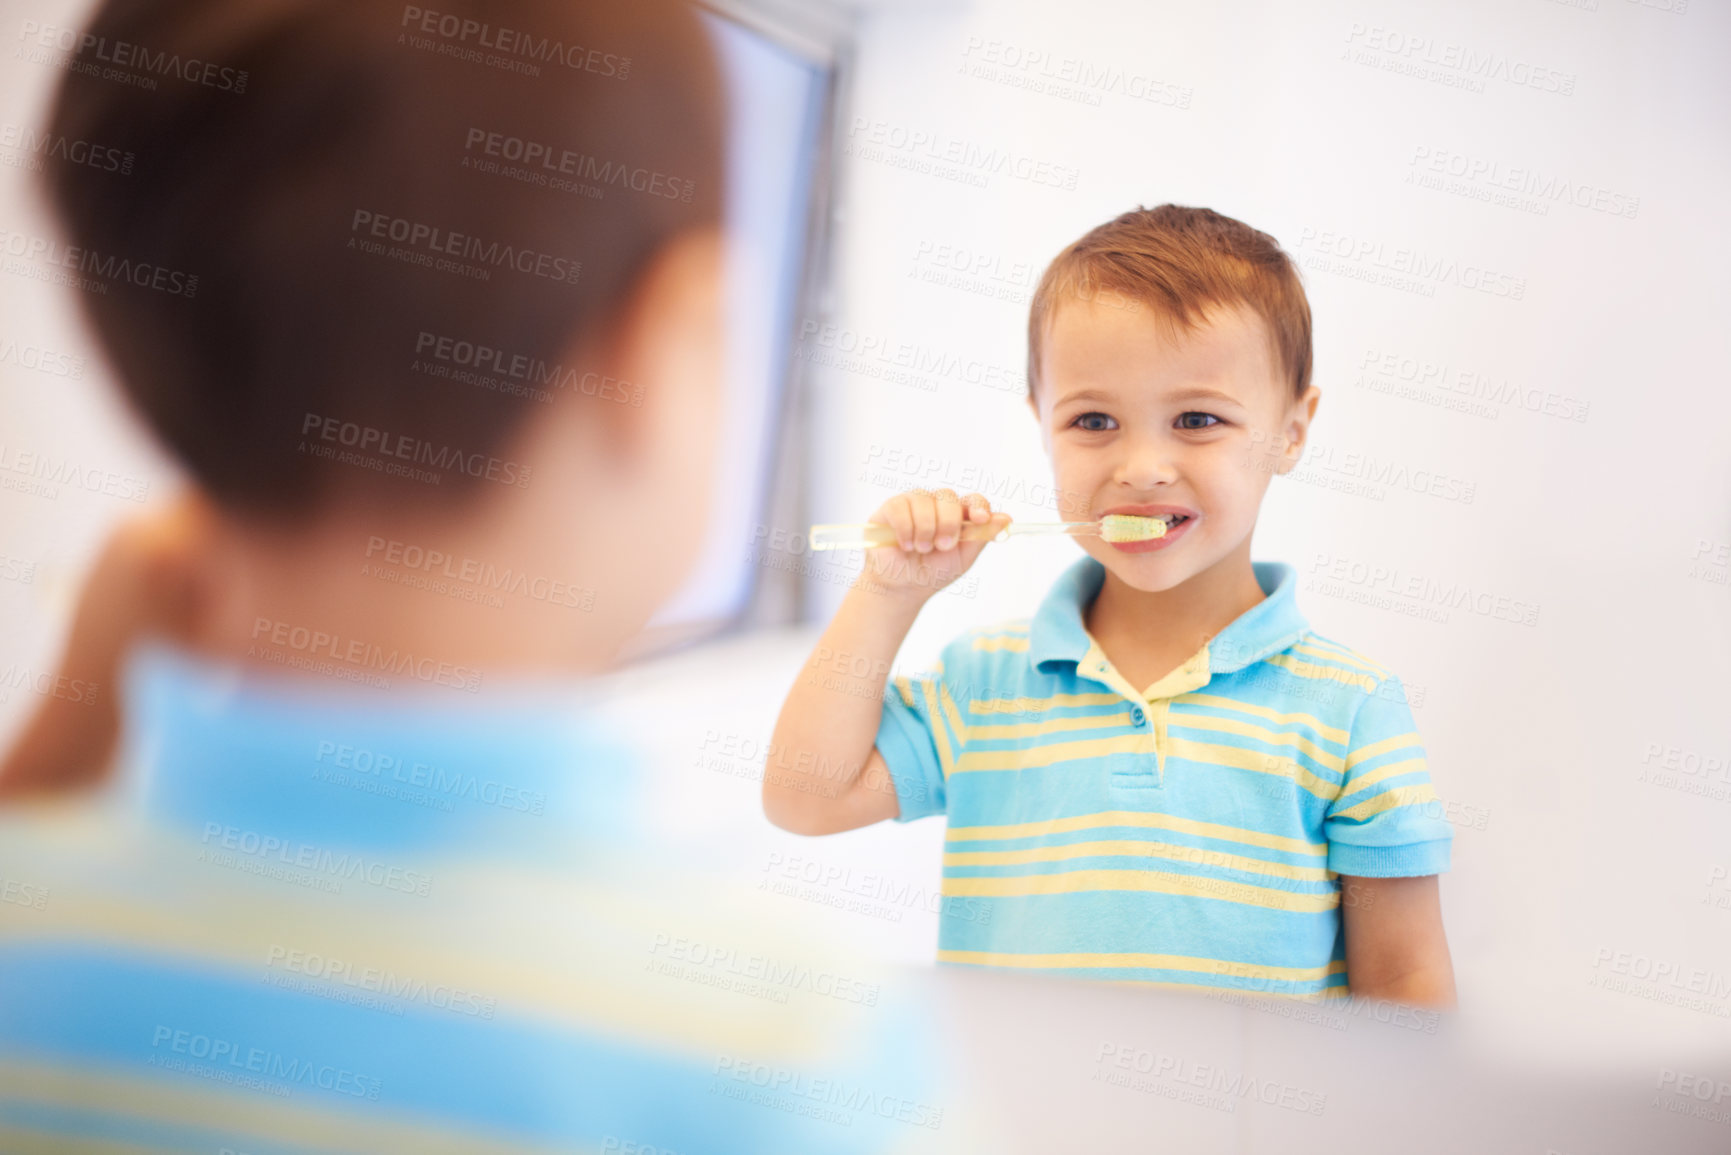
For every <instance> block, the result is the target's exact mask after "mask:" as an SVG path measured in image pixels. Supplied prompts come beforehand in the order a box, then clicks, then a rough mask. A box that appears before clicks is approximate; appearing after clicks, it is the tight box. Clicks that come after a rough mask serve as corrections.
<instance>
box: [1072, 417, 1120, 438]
mask: <svg viewBox="0 0 1731 1155" xmlns="http://www.w3.org/2000/svg"><path fill="white" fill-rule="evenodd" d="M1101 422H1111V424H1109V425H1108V424H1100V423H1101ZM1070 424H1071V425H1079V426H1081V427H1082V428H1083V429H1086V430H1088V431H1089V432H1090V433H1104V432H1105V431H1106V430H1108V429H1111V428H1112V427H1113V426H1115V425H1117V424H1118V423H1117V422H1116V421H1113V420H1112V418H1110V417H1108V416H1106V414H1104V413H1084V414H1082V415H1081V416H1080V417H1078V418H1076V420H1074V421H1072V422H1070Z"/></svg>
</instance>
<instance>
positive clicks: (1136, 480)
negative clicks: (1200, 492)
mask: <svg viewBox="0 0 1731 1155" xmlns="http://www.w3.org/2000/svg"><path fill="white" fill-rule="evenodd" d="M1123 444H1124V457H1123V458H1122V459H1121V460H1120V461H1119V462H1118V467H1117V469H1115V470H1114V471H1113V475H1112V479H1113V480H1114V481H1116V482H1118V483H1119V484H1120V485H1123V486H1126V487H1128V488H1131V489H1148V488H1152V487H1153V486H1156V485H1168V484H1170V483H1171V482H1173V481H1175V480H1177V477H1178V466H1177V455H1176V454H1175V453H1174V452H1173V447H1172V445H1171V444H1169V443H1168V442H1166V441H1165V439H1163V438H1152V437H1145V438H1140V439H1137V440H1134V441H1132V440H1129V439H1126V440H1125V442H1124V443H1123Z"/></svg>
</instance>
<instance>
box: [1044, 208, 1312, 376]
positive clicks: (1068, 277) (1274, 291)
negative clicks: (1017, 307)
mask: <svg viewBox="0 0 1731 1155" xmlns="http://www.w3.org/2000/svg"><path fill="white" fill-rule="evenodd" d="M1114 299H1117V300H1130V301H1134V302H1136V303H1138V304H1140V305H1144V306H1146V307H1147V308H1148V309H1150V310H1151V311H1152V312H1153V314H1154V316H1155V318H1156V320H1157V321H1159V322H1160V323H1161V324H1163V325H1165V326H1166V327H1167V330H1168V332H1169V333H1178V332H1181V331H1183V330H1186V329H1189V328H1192V327H1194V326H1196V325H1197V324H1199V323H1201V322H1202V320H1203V318H1204V317H1205V316H1206V314H1207V312H1208V310H1209V307H1210V306H1218V307H1225V308H1231V307H1243V308H1247V309H1249V310H1250V311H1251V312H1252V313H1254V314H1255V315H1256V316H1258V317H1260V318H1261V319H1262V322H1263V325H1264V327H1265V328H1266V330H1267V333H1268V338H1269V343H1270V353H1271V359H1272V361H1273V364H1274V367H1275V372H1276V373H1278V374H1279V376H1280V378H1281V380H1282V381H1283V382H1284V384H1285V385H1286V386H1287V387H1288V388H1290V389H1291V390H1292V393H1291V396H1292V397H1293V398H1295V399H1296V398H1298V397H1301V396H1303V394H1304V391H1305V389H1306V388H1308V387H1309V385H1310V362H1311V344H1310V302H1309V301H1308V300H1307V299H1306V297H1305V295H1304V285H1303V284H1302V283H1301V282H1300V280H1299V277H1298V270H1297V268H1296V267H1295V266H1294V264H1293V262H1292V259H1291V258H1290V257H1288V256H1287V255H1286V253H1285V252H1284V251H1283V250H1282V249H1281V247H1280V244H1279V242H1277V241H1276V240H1275V239H1274V238H1273V237H1271V236H1269V235H1268V234H1267V233H1264V232H1260V231H1258V230H1256V229H1253V228H1251V227H1250V226H1249V225H1247V224H1245V223H1244V222H1242V221H1237V220H1234V219H1233V218H1231V217H1228V216H1222V215H1221V214H1219V213H1217V212H1215V211H1214V210H1212V209H1203V208H1188V207H1185V206H1183V205H1171V204H1167V205H1161V206H1159V207H1158V208H1152V209H1148V208H1138V209H1136V210H1135V211H1134V212H1127V213H1124V214H1123V215H1122V216H1119V217H1117V218H1116V219H1114V220H1111V221H1108V222H1106V223H1105V224H1103V225H1100V226H1098V227H1097V228H1094V229H1092V230H1090V231H1089V232H1088V233H1087V234H1085V235H1084V236H1083V237H1082V238H1081V239H1080V240H1078V241H1076V242H1075V243H1074V244H1072V245H1070V246H1068V247H1067V248H1065V249H1064V251H1063V252H1061V253H1059V254H1058V255H1057V257H1055V258H1054V259H1053V261H1052V263H1051V264H1050V265H1048V266H1046V272H1045V274H1044V275H1043V276H1041V278H1040V283H1039V285H1038V286H1037V287H1036V288H1035V290H1034V297H1033V301H1032V303H1031V304H1030V306H1029V311H1028V392H1029V397H1030V399H1033V398H1034V397H1036V396H1037V393H1038V385H1039V376H1040V358H1041V355H1042V352H1043V349H1044V346H1045V342H1046V337H1047V335H1048V333H1049V331H1050V328H1051V323H1052V318H1053V316H1054V315H1055V314H1056V311H1057V308H1058V306H1059V305H1061V304H1062V303H1063V302H1064V301H1065V300H1073V301H1078V300H1098V301H1102V302H1107V301H1112V300H1114Z"/></svg>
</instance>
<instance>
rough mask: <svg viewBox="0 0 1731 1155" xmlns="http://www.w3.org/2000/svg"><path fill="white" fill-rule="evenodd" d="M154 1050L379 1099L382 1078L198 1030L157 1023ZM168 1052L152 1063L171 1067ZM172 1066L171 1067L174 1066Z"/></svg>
mask: <svg viewBox="0 0 1731 1155" xmlns="http://www.w3.org/2000/svg"><path fill="white" fill-rule="evenodd" d="M150 1046H151V1049H152V1051H155V1052H162V1051H166V1052H167V1053H168V1055H185V1056H187V1057H188V1058H191V1059H199V1060H202V1061H204V1062H208V1063H212V1064H222V1065H223V1066H226V1067H228V1068H230V1069H231V1070H232V1071H233V1072H246V1073H248V1074H253V1075H259V1076H262V1077H264V1078H268V1079H280V1080H282V1081H283V1082H285V1083H289V1084H296V1083H299V1084H302V1085H303V1086H308V1087H317V1088H319V1089H320V1090H323V1091H330V1092H333V1093H335V1094H338V1095H349V1096H352V1097H354V1098H356V1099H377V1098H378V1097H379V1089H380V1083H379V1080H378V1079H376V1078H374V1077H372V1076H370V1075H363V1074H360V1073H359V1072H357V1071H351V1070H349V1069H348V1068H347V1067H338V1066H335V1065H333V1064H331V1063H315V1062H312V1061H310V1060H308V1059H297V1058H294V1057H292V1056H290V1055H285V1054H283V1053H281V1052H280V1051H272V1050H268V1049H266V1048H264V1047H249V1046H245V1045H243V1044H241V1043H238V1042H235V1041H234V1040H232V1039H222V1038H217V1037H215V1036H212V1035H204V1034H199V1033H197V1032H195V1031H189V1030H177V1029H176V1028H174V1027H168V1026H163V1025H161V1024H160V1023H159V1024H157V1027H156V1030H155V1032H154V1033H153V1034H152V1036H151V1039H150ZM168 1055H164V1054H160V1053H159V1054H152V1055H151V1065H152V1066H171V1065H170V1064H167V1063H163V1062H161V1061H160V1060H161V1059H164V1058H167V1057H168ZM171 1069H172V1068H171Z"/></svg>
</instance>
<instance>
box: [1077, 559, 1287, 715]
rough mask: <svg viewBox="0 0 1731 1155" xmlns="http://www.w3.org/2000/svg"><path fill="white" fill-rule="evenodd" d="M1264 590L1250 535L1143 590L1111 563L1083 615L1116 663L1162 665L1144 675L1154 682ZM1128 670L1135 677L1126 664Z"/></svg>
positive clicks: (1257, 599) (1262, 595) (1258, 598)
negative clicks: (1166, 585) (1178, 576)
mask: <svg viewBox="0 0 1731 1155" xmlns="http://www.w3.org/2000/svg"><path fill="white" fill-rule="evenodd" d="M1266 596H1267V595H1266V594H1265V593H1264V592H1263V589H1262V585H1261V583H1260V582H1258V581H1257V580H1256V571H1255V569H1254V568H1253V567H1252V566H1251V564H1250V541H1249V539H1248V538H1247V539H1245V541H1244V543H1243V545H1241V546H1240V547H1239V548H1238V549H1236V550H1234V551H1233V552H1232V553H1230V554H1228V555H1227V556H1226V557H1224V558H1222V559H1220V561H1218V562H1216V563H1215V564H1214V565H1212V566H1210V567H1209V568H1208V569H1205V570H1203V571H1202V572H1201V573H1198V574H1195V575H1193V576H1191V577H1190V578H1188V579H1186V580H1185V581H1183V582H1181V583H1179V584H1178V585H1176V586H1173V587H1172V588H1171V589H1166V590H1154V591H1149V590H1139V589H1136V588H1134V587H1133V586H1130V585H1128V584H1126V583H1125V582H1124V581H1123V580H1122V579H1120V578H1119V577H1118V576H1117V575H1116V574H1114V573H1113V572H1112V571H1111V569H1110V568H1108V569H1107V570H1106V580H1105V581H1104V583H1102V585H1101V586H1100V592H1099V594H1098V595H1096V596H1095V598H1094V601H1093V603H1092V604H1091V605H1089V606H1088V608H1087V610H1086V611H1085V613H1084V618H1083V620H1084V623H1085V624H1086V627H1087V630H1088V633H1089V634H1090V635H1092V636H1093V637H1094V639H1095V640H1096V641H1098V642H1099V643H1100V647H1101V649H1103V650H1104V651H1105V652H1106V656H1107V657H1108V658H1109V659H1110V660H1111V661H1112V662H1113V664H1114V665H1117V666H1119V667H1120V668H1122V667H1124V666H1126V665H1130V666H1139V667H1142V668H1143V669H1148V668H1153V667H1160V669H1159V671H1158V672H1157V673H1155V674H1154V675H1153V676H1152V677H1146V680H1147V681H1150V682H1152V681H1154V680H1156V679H1157V678H1159V677H1161V676H1163V675H1164V674H1165V673H1166V672H1167V671H1169V670H1171V669H1173V668H1175V667H1176V666H1177V665H1178V664H1179V663H1181V662H1183V661H1184V660H1185V659H1187V658H1189V657H1190V656H1191V655H1192V654H1194V653H1195V652H1196V651H1197V650H1199V649H1201V648H1202V647H1203V646H1205V645H1206V644H1207V643H1208V641H1209V639H1211V638H1213V637H1214V636H1215V635H1216V634H1218V633H1220V631H1221V630H1224V629H1225V628H1226V627H1227V626H1229V625H1231V624H1232V623H1233V622H1234V621H1236V620H1237V619H1238V618H1239V617H1241V616H1242V615H1243V614H1245V613H1246V612H1248V611H1249V610H1251V609H1252V608H1254V607H1255V606H1256V605H1258V604H1259V603H1260V602H1261V601H1262V600H1263V599H1264V598H1265V597H1266ZM1125 676H1126V677H1132V675H1131V674H1130V672H1129V671H1128V670H1126V671H1125ZM1132 680H1133V681H1134V680H1135V679H1134V677H1132ZM1138 684H1140V683H1138Z"/></svg>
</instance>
